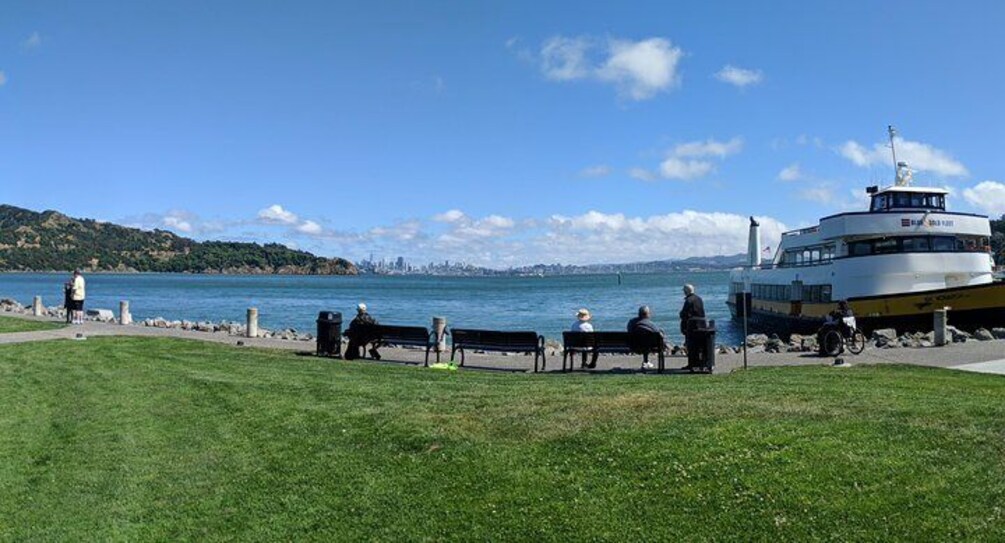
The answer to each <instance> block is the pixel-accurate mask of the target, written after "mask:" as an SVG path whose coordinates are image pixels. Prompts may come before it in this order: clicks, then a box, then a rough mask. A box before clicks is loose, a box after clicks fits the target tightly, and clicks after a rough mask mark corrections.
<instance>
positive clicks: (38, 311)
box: [31, 296, 45, 317]
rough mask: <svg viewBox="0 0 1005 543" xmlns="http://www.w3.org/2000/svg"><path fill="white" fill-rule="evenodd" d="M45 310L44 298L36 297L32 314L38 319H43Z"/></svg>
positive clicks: (32, 305)
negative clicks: (43, 305)
mask: <svg viewBox="0 0 1005 543" xmlns="http://www.w3.org/2000/svg"><path fill="white" fill-rule="evenodd" d="M44 310H45V308H44V307H42V297H41V296H35V299H34V300H32V301H31V314H32V315H35V316H36V317H41V316H42V313H44Z"/></svg>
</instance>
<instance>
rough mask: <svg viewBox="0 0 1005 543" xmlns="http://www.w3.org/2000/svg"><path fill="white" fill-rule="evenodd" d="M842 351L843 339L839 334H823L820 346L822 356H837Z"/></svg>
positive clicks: (833, 332) (829, 332) (831, 331)
mask: <svg viewBox="0 0 1005 543" xmlns="http://www.w3.org/2000/svg"><path fill="white" fill-rule="evenodd" d="M843 350H844V338H843V337H841V332H838V331H837V330H830V331H828V332H827V333H826V334H824V337H823V342H822V343H821V344H820V352H821V354H823V355H824V356H837V355H839V354H841V351H843Z"/></svg>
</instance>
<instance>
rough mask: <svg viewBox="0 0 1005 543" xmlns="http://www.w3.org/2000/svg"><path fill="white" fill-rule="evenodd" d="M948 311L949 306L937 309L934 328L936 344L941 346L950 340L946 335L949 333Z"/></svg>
mask: <svg viewBox="0 0 1005 543" xmlns="http://www.w3.org/2000/svg"><path fill="white" fill-rule="evenodd" d="M948 313H949V308H948V307H944V308H942V309H936V310H935V323H934V325H935V327H934V328H933V330H934V331H935V338H934V339H935V344H936V345H938V346H939V347H941V346H943V345H945V344H946V343H948V341H946V336H947V335H948V334H949V330H948V329H947V326H948V322H949V320H948V319H949V315H948Z"/></svg>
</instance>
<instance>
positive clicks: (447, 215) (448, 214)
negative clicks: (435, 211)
mask: <svg viewBox="0 0 1005 543" xmlns="http://www.w3.org/2000/svg"><path fill="white" fill-rule="evenodd" d="M464 218H465V215H464V212H463V211H461V210H459V209H451V210H450V211H444V212H443V213H440V214H439V215H435V216H433V220H434V221H437V222H447V223H450V222H457V221H460V220H463V219H464Z"/></svg>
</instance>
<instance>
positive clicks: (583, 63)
mask: <svg viewBox="0 0 1005 543" xmlns="http://www.w3.org/2000/svg"><path fill="white" fill-rule="evenodd" d="M590 47H591V45H590V41H589V40H588V39H586V38H566V37H563V36H554V37H552V38H548V40H546V41H545V42H544V44H543V45H542V46H541V72H542V73H544V75H545V77H547V78H548V79H552V80H554V81H570V80H573V79H582V78H584V77H586V76H588V75H589V74H590V71H591V68H590V65H589V64H590V63H589V60H588V59H587V58H586V53H587V51H588V50H589V49H590Z"/></svg>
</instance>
